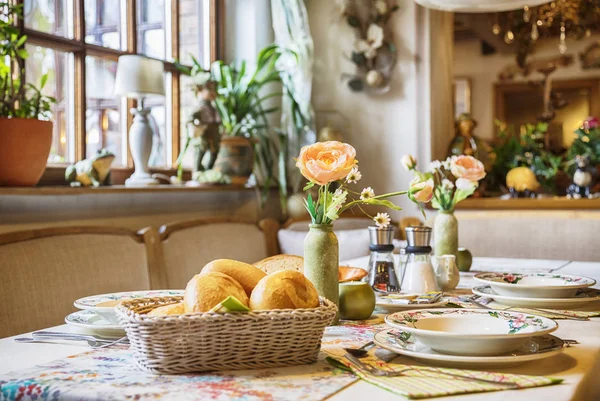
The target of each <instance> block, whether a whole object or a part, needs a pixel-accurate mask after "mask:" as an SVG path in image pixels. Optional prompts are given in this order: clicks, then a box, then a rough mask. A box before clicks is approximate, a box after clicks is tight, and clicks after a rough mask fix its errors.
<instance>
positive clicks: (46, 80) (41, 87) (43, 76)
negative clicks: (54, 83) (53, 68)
mask: <svg viewBox="0 0 600 401" xmlns="http://www.w3.org/2000/svg"><path fill="white" fill-rule="evenodd" d="M46 82H48V74H44V75H42V79H41V80H40V90H42V89H44V86H46Z"/></svg>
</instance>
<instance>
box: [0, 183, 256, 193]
mask: <svg viewBox="0 0 600 401" xmlns="http://www.w3.org/2000/svg"><path fill="white" fill-rule="evenodd" d="M254 190H255V188H254V187H249V186H245V185H203V186H199V187H188V186H185V185H152V186H147V187H126V186H125V185H105V186H101V187H70V186H66V185H60V186H40V187H0V195H92V194H93V195H96V194H98V195H100V194H118V193H154V192H161V193H176V192H228V191H229V192H232V191H254Z"/></svg>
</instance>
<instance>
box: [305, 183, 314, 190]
mask: <svg viewBox="0 0 600 401" xmlns="http://www.w3.org/2000/svg"><path fill="white" fill-rule="evenodd" d="M314 186H315V183H314V182H309V183H308V184H306V186H305V187H304V188H303V189H302V190H303V191H308V190H309V189H311V188H312V187H314Z"/></svg>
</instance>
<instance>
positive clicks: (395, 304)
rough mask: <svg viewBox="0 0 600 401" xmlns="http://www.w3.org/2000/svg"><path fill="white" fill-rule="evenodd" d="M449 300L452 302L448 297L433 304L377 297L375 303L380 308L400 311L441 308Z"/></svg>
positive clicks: (388, 310) (387, 310)
mask: <svg viewBox="0 0 600 401" xmlns="http://www.w3.org/2000/svg"><path fill="white" fill-rule="evenodd" d="M448 302H450V301H449V300H448V299H445V298H442V299H441V300H440V301H439V302H435V303H432V304H403V303H400V302H399V300H394V299H385V298H379V297H377V302H376V304H375V305H377V307H378V308H380V309H383V310H384V311H386V312H398V311H403V310H411V309H432V308H441V307H442V306H445V305H446V304H447V303H448Z"/></svg>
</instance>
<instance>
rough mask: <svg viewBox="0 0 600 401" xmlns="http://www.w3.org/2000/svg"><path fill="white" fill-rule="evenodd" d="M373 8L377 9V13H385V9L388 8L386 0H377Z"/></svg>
mask: <svg viewBox="0 0 600 401" xmlns="http://www.w3.org/2000/svg"><path fill="white" fill-rule="evenodd" d="M375 10H377V13H378V14H379V15H383V14H385V13H387V10H388V5H387V2H386V1H385V0H377V1H376V2H375Z"/></svg>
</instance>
